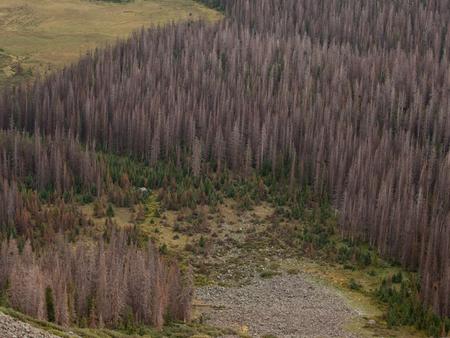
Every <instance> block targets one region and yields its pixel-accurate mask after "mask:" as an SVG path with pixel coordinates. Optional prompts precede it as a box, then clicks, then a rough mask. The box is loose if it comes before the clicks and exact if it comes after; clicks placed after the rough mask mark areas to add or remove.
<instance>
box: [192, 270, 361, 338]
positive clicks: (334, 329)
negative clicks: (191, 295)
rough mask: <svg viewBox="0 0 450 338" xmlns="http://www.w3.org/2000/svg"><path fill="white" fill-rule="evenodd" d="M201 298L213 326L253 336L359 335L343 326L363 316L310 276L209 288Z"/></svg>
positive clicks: (296, 337)
mask: <svg viewBox="0 0 450 338" xmlns="http://www.w3.org/2000/svg"><path fill="white" fill-rule="evenodd" d="M196 295H197V299H198V300H199V301H200V302H201V303H203V304H204V305H207V306H208V307H207V310H205V312H204V313H203V317H204V319H205V320H206V322H207V323H209V324H212V325H215V326H217V327H223V328H232V329H235V330H242V329H244V331H245V330H247V329H248V334H249V335H250V336H252V337H261V336H264V335H273V336H276V337H278V338H281V337H285V338H294V337H295V338H300V337H356V336H354V335H352V334H351V333H349V332H346V331H345V330H344V328H343V326H344V324H345V323H346V322H348V321H349V320H351V319H352V318H355V317H357V316H358V315H357V313H356V312H355V311H353V310H352V309H351V308H349V307H348V306H347V305H346V304H345V301H344V299H343V298H342V297H341V296H339V295H338V294H336V291H333V290H331V289H328V288H327V287H326V286H323V285H320V284H318V283H315V282H313V281H311V280H308V278H307V277H305V276H304V275H301V274H298V275H283V276H277V277H274V278H271V279H262V280H261V279H258V280H255V281H254V282H252V283H251V284H250V285H247V286H243V287H234V288H225V287H219V286H211V287H203V288H199V289H197V290H196Z"/></svg>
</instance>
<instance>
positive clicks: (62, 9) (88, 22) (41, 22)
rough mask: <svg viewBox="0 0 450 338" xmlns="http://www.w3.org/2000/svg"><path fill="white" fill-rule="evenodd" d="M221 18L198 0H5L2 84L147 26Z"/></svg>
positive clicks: (0, 25)
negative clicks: (113, 1)
mask: <svg viewBox="0 0 450 338" xmlns="http://www.w3.org/2000/svg"><path fill="white" fill-rule="evenodd" d="M219 18H220V14H219V13H217V12H216V11H213V10H211V9H208V8H206V7H204V6H202V5H200V4H198V3H197V2H195V1H193V0H135V1H134V2H130V3H112V2H106V1H93V0H39V1H36V0H2V1H0V86H1V85H2V84H5V83H15V82H18V81H21V80H23V79H24V78H27V77H29V76H31V75H32V74H35V73H36V72H39V73H41V74H45V73H46V72H48V71H51V70H53V69H55V68H60V67H62V66H63V65H66V64H68V63H71V62H74V61H76V60H77V59H78V58H79V57H80V56H81V55H83V54H84V53H86V51H87V50H89V49H92V48H94V47H96V46H104V45H105V44H106V43H108V42H113V41H114V40H115V39H117V38H124V37H126V36H128V35H129V34H130V32H132V31H133V30H136V29H139V28H141V27H143V26H145V27H147V26H151V25H159V24H164V23H169V22H172V21H180V20H181V21H182V20H198V19H203V20H216V19H219ZM19 65H20V66H19Z"/></svg>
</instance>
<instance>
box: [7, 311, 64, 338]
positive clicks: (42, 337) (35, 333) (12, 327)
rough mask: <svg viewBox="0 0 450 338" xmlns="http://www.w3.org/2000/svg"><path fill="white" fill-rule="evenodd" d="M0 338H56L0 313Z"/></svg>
mask: <svg viewBox="0 0 450 338" xmlns="http://www.w3.org/2000/svg"><path fill="white" fill-rule="evenodd" d="M0 337H1V338H58V337H56V336H54V335H52V334H49V333H47V332H45V331H43V330H39V329H37V328H35V327H33V326H31V325H30V324H27V323H23V322H21V321H18V320H16V319H14V318H12V317H10V316H7V315H5V314H3V313H1V312H0Z"/></svg>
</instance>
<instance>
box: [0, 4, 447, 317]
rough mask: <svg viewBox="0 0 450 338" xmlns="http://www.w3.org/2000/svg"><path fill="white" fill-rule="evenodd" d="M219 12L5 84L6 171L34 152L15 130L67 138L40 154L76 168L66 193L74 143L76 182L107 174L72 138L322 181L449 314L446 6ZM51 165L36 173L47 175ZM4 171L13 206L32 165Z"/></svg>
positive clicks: (346, 220)
mask: <svg viewBox="0 0 450 338" xmlns="http://www.w3.org/2000/svg"><path fill="white" fill-rule="evenodd" d="M214 5H215V6H219V7H220V8H224V11H225V13H226V15H227V17H226V19H224V20H223V21H221V22H219V23H217V24H206V23H202V22H199V23H193V22H189V23H185V24H178V25H170V26H167V27H160V28H152V29H149V30H141V31H139V32H135V33H134V34H133V35H132V36H131V37H130V38H129V39H128V40H127V41H123V42H119V43H118V44H116V45H114V46H110V47H108V48H106V49H103V50H96V51H95V52H93V53H92V54H91V55H88V56H86V57H83V58H82V59H81V60H80V62H79V63H77V64H76V65H73V66H71V67H68V68H66V69H65V70H63V71H61V72H57V73H54V74H52V75H50V76H49V77H48V78H46V79H39V80H36V81H35V82H34V83H33V84H30V85H23V86H21V87H17V88H9V89H6V90H4V91H3V92H2V93H1V95H0V127H1V128H2V129H4V130H8V131H7V132H5V133H6V134H5V135H0V136H1V137H2V138H5V139H6V141H2V142H0V145H2V147H3V148H4V149H5V150H3V148H2V151H3V153H4V155H2V156H3V158H4V159H6V160H4V161H3V163H9V162H11V160H8V159H9V158H11V159H12V161H13V163H15V162H14V159H16V158H17V157H15V156H20V155H13V156H11V155H10V154H11V152H13V153H14V154H16V150H15V149H19V150H20V147H21V146H20V145H21V144H22V143H23V142H22V141H20V137H16V139H11V136H8V135H10V134H8V133H22V132H26V133H29V134H34V135H36V134H37V135H39V137H43V138H44V139H46V140H52V139H64V140H66V141H64V142H66V143H63V145H61V146H59V148H56V149H54V150H51V149H48V150H45V148H43V149H36V150H35V151H34V154H35V155H33V156H38V157H39V158H47V160H46V162H45V163H47V166H49V170H52V172H55V173H57V172H61V170H60V169H58V168H57V166H58V165H59V164H60V163H61V161H52V160H51V159H52V156H59V157H60V158H62V159H65V160H66V161H67V164H66V165H65V167H64V168H67V169H65V170H64V171H63V172H64V173H67V174H64V175H67V178H66V177H65V176H64V175H63V176H62V177H61V179H58V178H55V179H54V182H53V184H55V185H56V186H57V187H60V188H62V187H64V185H65V182H66V180H74V178H73V177H74V176H73V175H72V174H71V168H72V167H71V163H72V162H71V158H70V157H71V156H72V155H65V154H67V149H68V148H69V149H73V152H74V154H78V155H73V156H78V157H79V158H80V159H83V160H82V161H83V163H85V165H84V166H83V168H81V171H80V172H79V173H78V175H81V176H80V177H81V178H80V179H78V181H79V182H80V184H81V185H82V184H83V182H90V181H92V180H95V174H94V171H96V169H95V168H96V166H97V164H96V162H95V161H93V160H92V159H91V158H90V155H89V154H88V153H86V154H84V153H79V152H78V150H76V149H77V148H76V146H75V145H74V144H75V143H79V144H82V145H84V146H87V147H88V148H89V149H92V150H94V149H97V150H102V151H107V152H113V153H117V154H123V155H132V156H133V157H134V158H137V159H140V160H144V161H146V162H148V163H150V164H155V163H157V162H158V161H160V160H170V161H174V162H175V163H177V164H180V165H183V166H186V167H190V168H191V171H192V174H193V175H199V174H200V173H202V172H205V171H215V172H217V173H221V172H223V171H224V170H227V169H231V170H232V171H233V172H234V173H235V174H237V175H247V174H248V173H249V172H251V171H253V170H256V171H258V172H264V173H271V174H272V175H273V177H274V178H276V179H279V180H280V182H282V183H283V184H287V185H290V187H291V188H292V189H289V191H291V193H292V194H298V193H300V192H301V191H302V190H304V189H306V188H307V187H312V189H313V191H314V193H315V195H316V196H317V197H318V198H321V199H329V200H330V201H331V202H332V203H333V205H334V207H335V208H336V209H337V210H338V211H339V215H340V226H341V232H342V234H343V235H344V236H347V237H349V238H352V239H363V240H366V241H368V242H369V243H370V244H371V245H373V246H375V247H377V248H378V250H379V251H380V253H382V254H383V255H385V256H387V257H390V258H392V259H394V260H397V261H399V262H401V263H402V264H403V265H404V266H405V267H406V268H409V269H418V270H419V271H420V275H421V283H422V288H421V297H422V299H423V301H424V302H425V303H426V304H427V305H429V306H430V307H432V308H433V309H434V311H435V312H436V313H438V314H440V315H449V314H450V115H449V95H448V94H449V90H450V71H449V69H450V68H449V64H450V54H449V53H450V35H449V27H448V22H449V20H450V3H449V2H448V1H446V0H429V1H423V0H414V1H406V0H404V1H403V0H400V1H390V0H389V1H388V0H381V1H365V0H345V1H342V0H281V1H280V0H260V1H253V0H235V1H231V0H228V1H225V0H224V1H221V2H217V3H214ZM8 140H9V141H8ZM12 142H13V143H14V144H13V143H12ZM16 143H17V146H16V145H15V144H16ZM12 144H13V145H12ZM64 144H66V145H64ZM67 147H68V148H67ZM8 149H9V150H8ZM11 149H14V150H11ZM17 154H21V151H19V152H18V153H17ZM40 154H41V155H40ZM52 154H55V155H52ZM44 155H45V156H44ZM77 161H78V160H77ZM0 163H2V162H0ZM39 163H41V162H40V161H38V162H37V163H34V164H30V166H34V168H36V169H35V170H36V172H37V173H39V170H40V169H39V168H40V165H42V164H39ZM50 167H52V168H51V169H50ZM100 168H101V165H100ZM0 170H1V171H0V175H1V177H2V181H3V182H5V183H2V185H0V194H1V195H0V202H1V201H3V203H8V201H10V200H11V198H10V197H9V196H10V194H11V188H10V186H11V184H12V183H11V182H12V181H14V180H15V179H16V178H17V177H21V176H23V175H24V174H25V173H26V170H25V169H24V168H21V167H20V166H17V165H15V164H13V165H8V164H3V166H1V167H0ZM11 170H14V171H13V172H11ZM41 175H42V174H41ZM48 179H49V178H45V177H42V180H44V181H45V180H47V181H48ZM47 181H45V182H47ZM38 184H40V183H39V182H38ZM280 184H281V183H280ZM97 185H98V187H99V188H101V186H102V185H101V184H100V183H99V184H97ZM13 190H14V189H13ZM2 198H3V200H2ZM0 217H3V218H6V217H7V215H6V216H5V215H2V214H1V213H0Z"/></svg>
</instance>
